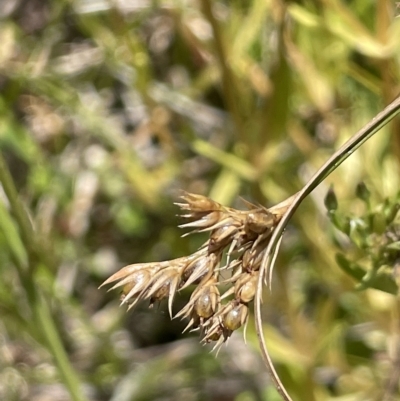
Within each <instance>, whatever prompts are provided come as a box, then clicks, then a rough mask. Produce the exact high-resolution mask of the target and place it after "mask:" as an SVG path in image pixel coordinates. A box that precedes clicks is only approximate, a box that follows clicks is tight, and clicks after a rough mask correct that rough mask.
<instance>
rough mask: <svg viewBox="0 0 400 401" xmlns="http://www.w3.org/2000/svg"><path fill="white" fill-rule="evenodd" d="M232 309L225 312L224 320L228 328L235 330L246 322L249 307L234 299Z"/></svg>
mask: <svg viewBox="0 0 400 401" xmlns="http://www.w3.org/2000/svg"><path fill="white" fill-rule="evenodd" d="M233 302H234V304H233V306H232V309H230V310H228V311H227V313H225V315H224V317H223V319H222V322H223V324H224V327H225V328H226V329H228V330H231V331H235V330H237V329H238V328H239V327H240V326H242V325H243V324H244V323H246V320H247V318H248V316H249V308H248V307H247V306H246V305H244V304H241V303H238V302H235V301H233Z"/></svg>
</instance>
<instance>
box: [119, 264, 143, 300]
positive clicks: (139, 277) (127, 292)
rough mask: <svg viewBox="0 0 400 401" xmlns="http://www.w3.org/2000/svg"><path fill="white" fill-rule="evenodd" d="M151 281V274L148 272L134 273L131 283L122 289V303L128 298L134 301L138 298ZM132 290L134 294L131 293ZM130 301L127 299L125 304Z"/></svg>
mask: <svg viewBox="0 0 400 401" xmlns="http://www.w3.org/2000/svg"><path fill="white" fill-rule="evenodd" d="M149 279H150V275H149V272H148V271H146V270H139V271H138V272H136V273H134V274H133V275H132V276H131V278H130V281H129V282H128V283H127V284H125V285H124V286H123V287H122V292H121V298H120V299H121V301H124V300H125V298H127V297H129V299H132V298H134V297H136V296H138V295H139V294H140V293H141V292H142V290H143V289H144V288H145V287H146V285H147V284H148V283H149ZM134 289H135V290H134ZM132 290H133V292H132V293H131V291H132ZM129 299H127V300H126V301H125V302H128V301H129Z"/></svg>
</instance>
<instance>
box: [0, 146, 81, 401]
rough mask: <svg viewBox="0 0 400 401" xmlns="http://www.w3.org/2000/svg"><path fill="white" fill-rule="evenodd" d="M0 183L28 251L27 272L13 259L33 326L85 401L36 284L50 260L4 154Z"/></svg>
mask: <svg viewBox="0 0 400 401" xmlns="http://www.w3.org/2000/svg"><path fill="white" fill-rule="evenodd" d="M0 182H1V184H2V186H3V189H4V192H5V194H6V196H7V198H8V200H9V202H10V206H11V210H12V213H13V215H14V217H15V220H16V222H17V224H18V226H19V231H20V235H21V239H22V241H23V243H24V245H25V247H26V249H27V251H28V269H25V266H23V264H22V263H19V259H18V256H17V255H14V259H15V260H17V261H18V263H17V264H16V266H17V271H18V275H19V278H20V281H21V283H22V286H23V287H24V290H25V292H26V295H27V298H28V301H29V305H31V307H32V312H33V319H34V324H35V325H36V326H37V327H38V328H39V330H41V333H42V335H43V338H44V344H45V345H46V346H47V348H48V349H49V351H50V353H51V354H52V356H53V358H54V360H55V362H56V364H57V366H58V371H59V374H60V376H61V378H62V380H63V382H64V384H65V386H66V388H67V389H68V391H69V393H70V395H71V399H72V400H73V401H86V397H85V396H84V395H83V393H82V389H81V386H80V382H79V379H78V377H77V375H76V373H75V371H74V369H73V367H72V365H71V364H70V362H69V360H68V355H67V353H66V352H65V349H64V346H63V344H62V341H61V337H60V335H59V333H58V331H57V328H56V325H55V323H54V320H53V317H52V316H51V313H50V310H49V307H48V305H47V303H46V301H45V299H44V297H43V295H42V294H41V293H40V289H39V288H38V287H37V286H36V285H35V283H34V273H35V269H34V268H35V266H36V265H37V264H38V263H40V262H42V263H45V262H46V260H47V258H46V260H40V259H41V256H42V255H43V253H44V252H42V250H40V249H39V244H38V241H36V239H37V233H35V231H34V229H33V227H32V224H31V222H30V219H29V216H28V213H27V211H26V210H25V209H24V206H23V205H22V202H21V201H20V199H19V197H18V193H17V190H16V188H15V185H14V182H13V179H12V177H11V174H10V171H9V169H8V167H7V165H6V163H5V161H4V158H3V156H2V154H1V153H0Z"/></svg>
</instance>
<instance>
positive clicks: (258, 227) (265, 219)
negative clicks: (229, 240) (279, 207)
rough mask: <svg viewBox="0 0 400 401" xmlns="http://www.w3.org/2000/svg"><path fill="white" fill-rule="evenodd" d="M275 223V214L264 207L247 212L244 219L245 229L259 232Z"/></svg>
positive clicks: (266, 229)
mask: <svg viewBox="0 0 400 401" xmlns="http://www.w3.org/2000/svg"><path fill="white" fill-rule="evenodd" d="M275 223H276V218H275V215H274V214H272V213H270V212H268V211H267V210H264V209H259V210H253V211H251V212H249V214H248V215H247V217H246V221H245V229H246V231H252V232H253V233H256V234H261V233H263V232H264V231H269V230H270V229H271V228H272V227H273V226H274V225H275Z"/></svg>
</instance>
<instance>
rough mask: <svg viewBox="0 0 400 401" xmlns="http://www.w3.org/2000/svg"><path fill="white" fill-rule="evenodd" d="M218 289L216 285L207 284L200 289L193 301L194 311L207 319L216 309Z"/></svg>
mask: <svg viewBox="0 0 400 401" xmlns="http://www.w3.org/2000/svg"><path fill="white" fill-rule="evenodd" d="M218 303H219V291H218V288H217V286H216V285H208V286H206V287H203V288H201V289H200V294H199V296H198V298H197V299H196V302H195V303H194V311H195V312H196V314H197V315H198V316H199V317H201V318H205V319H208V318H209V317H211V316H212V315H213V314H214V312H215V311H216V309H217V306H218Z"/></svg>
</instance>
